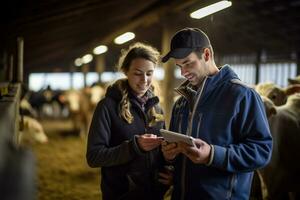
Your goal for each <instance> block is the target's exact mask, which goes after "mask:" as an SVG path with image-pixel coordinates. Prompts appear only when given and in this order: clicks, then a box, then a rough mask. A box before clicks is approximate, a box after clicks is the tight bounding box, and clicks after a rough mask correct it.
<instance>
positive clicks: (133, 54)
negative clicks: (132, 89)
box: [116, 42, 163, 125]
mask: <svg viewBox="0 0 300 200" xmlns="http://www.w3.org/2000/svg"><path fill="white" fill-rule="evenodd" d="M136 58H143V59H146V60H149V61H151V62H153V63H154V64H155V65H157V64H158V63H159V59H160V53H159V52H158V50H157V49H155V48H154V47H152V46H150V45H146V44H144V43H140V42H137V43H134V44H133V45H131V46H130V47H129V48H128V49H126V50H122V51H121V56H120V59H119V63H118V67H119V69H120V70H121V71H122V72H124V73H126V72H128V71H129V67H130V65H131V62H132V60H134V59H136ZM116 84H117V86H118V88H119V90H120V91H121V92H122V100H121V101H120V104H119V107H120V117H121V118H123V119H124V120H125V121H126V122H127V123H129V124H131V123H132V122H133V116H132V114H131V112H130V107H131V103H130V101H129V97H128V87H129V86H128V84H127V82H126V81H124V80H118V81H117V82H116ZM150 90H151V91H152V92H154V86H153V85H151V87H150ZM149 112H150V115H151V118H152V119H153V120H155V122H157V121H158V120H159V121H161V119H162V118H163V117H162V116H161V115H160V114H157V113H156V111H155V108H154V107H153V108H152V109H151V110H150V111H149ZM155 122H152V121H151V122H150V125H153V123H155Z"/></svg>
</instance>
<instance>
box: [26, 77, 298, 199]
mask: <svg viewBox="0 0 300 200" xmlns="http://www.w3.org/2000/svg"><path fill="white" fill-rule="evenodd" d="M255 90H256V91H257V92H258V93H259V94H260V95H261V97H262V100H263V102H264V105H265V109H266V114H267V117H268V121H269V125H270V130H271V133H272V136H273V153H272V158H271V161H270V163H269V164H268V166H266V167H265V168H263V169H260V170H257V171H256V173H255V175H256V176H255V177H256V178H255V180H256V181H254V184H253V188H254V189H255V188H256V189H258V190H259V191H260V192H259V193H260V195H261V196H262V199H298V198H300V196H299V192H300V179H298V178H297V177H298V176H297V175H298V173H297V172H298V171H299V169H300V145H299V144H300V76H298V77H296V78H295V79H289V86H288V87H286V88H280V87H279V86H277V85H275V84H273V83H260V84H258V85H256V86H255ZM104 94H105V89H104V88H103V87H101V86H99V85H96V86H93V87H88V88H85V89H82V90H80V91H79V90H70V91H65V92H60V93H52V94H51V95H50V94H47V91H43V92H42V93H36V94H34V95H33V94H31V96H25V98H23V99H22V101H21V109H22V110H23V113H25V115H22V116H23V117H22V118H21V119H22V120H21V122H22V124H21V126H20V127H21V129H22V131H23V133H22V134H20V135H31V136H30V137H33V138H34V139H35V140H36V141H38V142H42V143H45V142H47V140H48V139H47V136H46V134H45V132H44V130H43V127H42V126H41V124H40V123H39V122H38V120H37V119H38V118H40V117H41V115H42V113H43V112H45V111H46V110H47V109H45V106H49V105H50V106H51V108H52V114H53V115H55V116H59V115H61V114H62V111H63V110H64V109H66V110H67V115H68V116H69V117H70V118H71V119H72V122H73V125H74V130H77V131H78V133H79V135H80V136H81V137H85V136H86V134H87V131H88V127H89V124H90V122H91V118H92V114H93V111H94V109H95V107H96V105H97V103H98V101H99V100H100V99H101V98H102V97H103V96H104ZM55 108H59V109H55ZM55 110H58V112H60V113H59V114H58V113H57V112H56V111H55ZM24 111H25V112H24ZM55 112H56V114H55ZM26 113H27V114H26ZM257 180H259V181H257ZM298 191H299V192H298ZM297 192H298V193H297Z"/></svg>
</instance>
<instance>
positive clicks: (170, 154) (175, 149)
mask: <svg viewBox="0 0 300 200" xmlns="http://www.w3.org/2000/svg"><path fill="white" fill-rule="evenodd" d="M161 150H162V152H163V155H164V157H165V159H166V160H167V161H171V160H174V159H175V157H176V156H177V155H178V154H179V153H181V149H180V147H179V146H178V145H177V143H175V142H174V143H168V142H166V141H163V142H162V143H161Z"/></svg>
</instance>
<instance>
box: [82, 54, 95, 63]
mask: <svg viewBox="0 0 300 200" xmlns="http://www.w3.org/2000/svg"><path fill="white" fill-rule="evenodd" d="M92 60H93V56H92V55H91V54H86V55H85V56H83V57H82V62H83V63H84V64H87V63H89V62H91V61H92Z"/></svg>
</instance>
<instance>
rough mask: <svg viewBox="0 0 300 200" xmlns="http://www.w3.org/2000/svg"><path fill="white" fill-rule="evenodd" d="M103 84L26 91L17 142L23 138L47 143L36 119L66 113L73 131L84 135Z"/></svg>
mask: <svg viewBox="0 0 300 200" xmlns="http://www.w3.org/2000/svg"><path fill="white" fill-rule="evenodd" d="M104 92H105V90H104V88H103V87H102V86H100V85H94V86H92V87H87V88H84V89H82V90H68V91H51V90H42V91H39V92H26V94H24V96H23V98H22V99H21V102H20V113H21V120H20V134H19V135H20V138H19V139H20V142H21V141H22V138H23V137H24V139H26V140H31V141H36V142H40V143H46V142H47V141H48V138H47V135H46V134H45V132H44V129H43V127H42V125H41V124H40V123H39V121H38V120H39V119H42V118H49V117H52V118H59V117H65V118H66V117H68V118H70V119H71V121H72V125H73V129H74V132H75V133H78V135H79V136H80V137H85V136H86V134H87V131H88V127H89V124H90V121H91V118H92V115H93V111H94V109H95V108H96V105H97V103H98V102H99V101H100V99H101V98H102V97H103V96H104Z"/></svg>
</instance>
